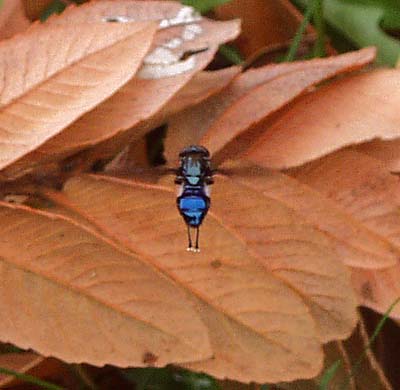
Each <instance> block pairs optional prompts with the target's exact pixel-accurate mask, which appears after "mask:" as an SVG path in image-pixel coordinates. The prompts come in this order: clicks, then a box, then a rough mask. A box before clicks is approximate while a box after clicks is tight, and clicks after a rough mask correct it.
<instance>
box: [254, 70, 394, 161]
mask: <svg viewBox="0 0 400 390" xmlns="http://www.w3.org/2000/svg"><path fill="white" fill-rule="evenodd" d="M399 83H400V71H399V70H397V69H391V70H389V69H386V70H385V69H382V70H376V71H373V72H368V73H364V74H361V75H357V76H354V77H349V78H345V79H342V80H339V81H337V82H335V83H332V84H331V85H328V86H325V87H322V88H321V89H319V90H318V91H316V92H314V93H312V94H309V95H307V96H305V97H303V98H301V99H300V101H298V102H297V103H295V104H294V106H293V107H292V108H291V109H289V110H288V111H287V112H285V113H284V114H283V115H282V116H281V117H280V118H279V120H278V121H276V122H275V123H274V124H273V125H272V126H271V127H269V128H268V129H265V130H267V131H265V132H264V134H263V136H262V137H260V139H258V140H257V143H256V144H255V145H254V146H253V147H252V148H251V150H250V151H249V152H248V156H251V159H252V160H253V161H260V163H261V161H262V163H263V165H265V166H269V167H271V168H289V167H294V166H298V165H301V164H303V163H305V162H308V161H311V160H313V159H316V158H319V157H321V156H323V155H326V154H328V153H330V152H332V151H334V150H337V149H339V148H341V147H343V146H347V145H351V144H354V143H361V142H364V141H369V140H372V139H374V138H381V139H386V140H388V139H394V138H397V137H399V136H400V131H399V126H398V123H399V120H400V116H399V115H400V113H399V110H398V106H399V104H400V88H399ZM372 107H379V110H378V109H371V108H372Z"/></svg>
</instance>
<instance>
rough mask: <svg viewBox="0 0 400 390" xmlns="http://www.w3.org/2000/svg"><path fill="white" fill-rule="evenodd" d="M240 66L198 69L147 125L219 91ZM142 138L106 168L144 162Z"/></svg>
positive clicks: (124, 169)
mask: <svg viewBox="0 0 400 390" xmlns="http://www.w3.org/2000/svg"><path fill="white" fill-rule="evenodd" d="M239 71H240V68H239V67H236V66H232V67H229V68H226V69H221V70H217V71H207V72H199V73H197V74H196V75H195V76H194V77H193V78H192V79H191V80H190V81H189V82H188V83H187V84H186V85H185V86H184V87H183V88H182V89H181V90H180V91H178V92H177V93H176V95H174V96H173V97H172V98H171V99H170V100H169V101H168V102H167V103H166V104H165V105H164V106H163V108H161V110H160V111H158V113H157V114H155V115H154V116H153V118H152V119H151V120H150V122H149V125H150V126H147V127H149V128H150V127H158V126H161V125H162V124H163V123H164V121H165V120H168V118H169V117H170V116H171V115H173V114H174V113H176V112H178V111H181V110H183V109H185V108H186V107H191V106H192V105H194V104H198V103H200V102H201V101H203V100H205V99H207V98H209V97H210V96H212V95H214V94H216V93H218V92H220V90H222V89H224V88H226V86H227V85H228V84H229V83H230V82H231V81H232V79H233V78H234V77H235V76H236V75H237V74H238V73H239ZM145 147H146V145H145V140H144V138H142V139H140V140H138V141H136V142H133V143H131V144H130V145H129V146H128V147H126V148H125V149H124V150H123V151H122V152H121V153H119V154H118V155H117V156H116V157H115V158H114V159H113V160H112V161H111V162H110V163H109V164H107V168H106V171H107V172H109V173H110V172H115V171H118V172H119V173H121V172H129V170H130V169H133V168H134V167H135V166H137V165H140V166H147V165H148V163H149V162H148V157H147V154H146V150H145Z"/></svg>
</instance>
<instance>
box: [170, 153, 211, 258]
mask: <svg viewBox="0 0 400 390" xmlns="http://www.w3.org/2000/svg"><path fill="white" fill-rule="evenodd" d="M179 162H180V166H179V168H178V169H177V170H176V178H175V184H178V185H179V192H178V197H177V199H176V204H177V206H178V210H179V213H180V214H181V215H182V217H183V219H184V221H185V223H186V226H187V234H188V248H187V250H188V251H191V252H200V248H199V232H200V225H201V223H202V222H203V220H204V217H205V216H206V214H207V212H208V209H209V208H210V188H209V186H210V185H211V184H213V183H214V180H213V170H212V169H211V163H210V152H209V151H208V150H207V149H206V148H205V147H203V146H199V145H191V146H188V147H186V148H184V149H183V150H182V151H181V152H180V153H179ZM191 230H195V231H196V239H195V244H194V246H193V242H192V235H191Z"/></svg>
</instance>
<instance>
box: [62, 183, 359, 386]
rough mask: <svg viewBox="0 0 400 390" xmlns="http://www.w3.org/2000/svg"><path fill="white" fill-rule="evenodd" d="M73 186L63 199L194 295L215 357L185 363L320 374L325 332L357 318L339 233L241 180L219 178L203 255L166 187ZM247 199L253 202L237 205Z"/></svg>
mask: <svg viewBox="0 0 400 390" xmlns="http://www.w3.org/2000/svg"><path fill="white" fill-rule="evenodd" d="M169 180H170V179H169ZM65 195H66V197H62V196H58V197H57V199H56V201H57V202H59V203H61V204H62V205H63V206H64V207H66V208H67V209H70V210H72V211H73V212H74V213H79V214H80V215H81V216H83V217H84V218H86V219H87V220H88V221H90V222H91V223H93V224H94V225H95V226H96V228H97V229H99V231H102V233H103V234H105V235H106V236H108V237H112V238H113V239H114V240H117V241H118V242H119V243H121V244H123V245H124V246H125V247H127V248H129V249H130V250H132V251H134V252H135V253H139V254H140V255H141V256H144V257H145V258H146V259H147V260H148V261H151V263H152V264H154V265H155V266H156V267H157V268H158V269H162V270H163V271H164V272H166V273H167V274H168V275H169V276H170V277H172V278H173V279H174V280H175V281H176V282H178V283H179V284H181V285H182V286H184V287H185V288H186V289H187V291H189V292H190V293H191V294H193V296H194V297H196V301H197V307H198V310H199V312H200V313H201V315H202V319H203V321H204V322H205V323H206V324H207V326H208V328H209V332H210V333H209V334H210V338H211V343H212V346H213V351H214V355H215V357H214V358H213V359H211V360H209V361H199V362H197V363H192V364H190V365H186V366H187V367H190V368H192V369H196V370H201V371H206V372H208V373H210V374H212V375H215V376H217V377H229V378H233V379H237V380H240V381H251V380H254V381H258V382H265V381H271V382H275V381H277V380H290V379H289V377H290V378H291V379H294V378H298V377H307V376H308V377H309V376H313V375H315V374H316V372H317V371H318V369H319V367H320V362H321V355H320V352H319V350H318V344H319V341H317V340H320V339H323V340H330V339H335V338H338V337H345V336H346V335H348V334H349V332H350V331H351V330H352V328H353V326H354V324H355V316H354V304H355V302H354V300H353V298H352V290H351V287H350V285H349V281H348V279H347V273H346V270H345V268H344V267H343V265H342V264H341V263H340V262H339V261H338V260H337V257H336V255H335V254H334V253H333V243H332V241H331V240H330V239H329V238H328V237H327V236H325V235H324V234H322V233H321V232H319V231H318V230H316V229H313V228H312V227H311V226H310V225H307V224H305V223H304V222H302V221H301V219H300V218H299V217H298V216H297V215H296V214H295V213H294V212H293V211H291V210H290V209H288V208H287V207H285V206H284V205H282V204H280V203H278V202H276V201H274V200H272V199H267V198H266V197H265V196H264V195H262V194H258V193H256V192H254V191H252V190H248V189H247V188H246V187H244V186H241V185H240V184H239V183H236V182H234V181H232V180H230V179H227V178H220V179H218V184H217V185H216V186H215V188H214V195H213V208H212V211H211V214H210V215H209V216H208V217H207V218H208V219H207V222H206V223H205V225H204V227H203V228H202V232H201V236H202V242H203V245H202V246H203V249H204V250H203V252H202V253H200V254H196V255H193V254H192V253H188V252H186V250H185V239H186V235H185V227H184V224H183V222H182V221H181V217H180V216H179V214H178V213H177V211H176V210H175V208H174V207H171V205H172V204H173V203H174V195H173V194H172V193H171V191H170V190H169V189H168V187H164V186H162V187H161V186H158V185H151V184H145V183H142V182H138V181H135V182H132V181H123V180H118V179H112V178H107V177H101V176H83V177H79V178H74V179H71V180H70V181H68V183H67V184H66V186H65ZM116 198H117V199H119V201H118V202H115V199H116ZM240 199H248V200H249V201H248V207H246V208H241V207H240V208H239V207H237V205H238V204H241V203H240V202H241V201H240ZM228 214H229V216H228ZM161 215H162V218H160V216H161ZM261 233H262V236H260V234H261ZM296 253H299V254H298V255H295V254H296ZM335 286H336V287H335ZM298 294H299V295H298ZM300 297H301V298H300ZM309 311H310V313H311V315H312V317H311V316H310V314H309ZM314 323H315V325H316V326H317V330H316V331H314V330H313V329H314V326H315V325H314ZM329 324H330V325H329ZM306 327H308V329H306ZM287 364H290V367H291V368H292V369H291V370H290V372H288V370H287Z"/></svg>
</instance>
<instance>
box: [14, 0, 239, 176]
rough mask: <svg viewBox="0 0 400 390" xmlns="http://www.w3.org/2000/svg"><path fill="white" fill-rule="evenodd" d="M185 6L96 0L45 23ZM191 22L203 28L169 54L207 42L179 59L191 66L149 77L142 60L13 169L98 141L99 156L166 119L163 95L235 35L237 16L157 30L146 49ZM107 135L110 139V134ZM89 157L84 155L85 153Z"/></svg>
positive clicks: (154, 13) (169, 14) (167, 11)
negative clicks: (136, 73)
mask: <svg viewBox="0 0 400 390" xmlns="http://www.w3.org/2000/svg"><path fill="white" fill-rule="evenodd" d="M185 9H186V10H187V7H186V8H185V7H183V6H181V5H180V4H179V3H176V2H163V1H146V2H141V1H129V2H128V1H101V2H93V3H90V4H85V5H83V6H80V7H69V8H68V9H67V10H66V11H65V12H64V13H63V14H62V16H60V17H57V16H56V17H53V18H50V20H49V23H50V24H51V25H64V24H66V25H71V26H72V27H73V26H74V24H76V23H82V22H85V23H86V22H87V23H94V22H99V21H102V20H104V18H106V17H112V16H119V17H125V18H132V19H134V20H138V21H143V20H147V21H148V20H153V21H157V22H158V23H160V21H161V20H171V19H174V18H176V17H177V15H179V14H180V13H182V10H185ZM127 24H129V23H127ZM193 25H195V26H198V27H199V28H200V29H202V32H201V33H198V34H197V35H196V36H195V37H194V39H187V40H182V41H183V43H182V44H181V45H179V46H177V47H176V48H171V49H170V51H171V54H172V55H173V56H176V57H177V58H180V57H182V56H184V55H185V53H191V52H196V50H201V49H205V48H207V50H206V51H204V52H201V53H197V54H193V55H191V56H190V55H189V57H188V59H187V60H184V61H193V62H194V66H193V68H191V69H188V70H187V71H186V72H181V73H180V74H175V75H172V76H170V77H161V78H160V77H158V76H157V75H156V74H153V78H150V76H149V75H148V74H147V75H144V74H145V72H147V73H149V70H150V71H151V72H154V69H153V68H152V65H151V64H150V65H147V67H146V65H145V66H144V67H142V69H141V70H140V71H139V77H135V78H133V79H132V80H131V81H130V82H128V83H127V84H126V85H125V86H123V87H122V88H121V89H120V90H119V91H117V92H116V93H115V94H114V95H113V96H111V97H110V98H109V99H107V100H106V101H105V102H103V103H102V104H100V105H98V106H97V107H96V108H94V109H93V110H92V111H90V112H88V113H87V114H86V115H84V116H82V117H81V118H80V119H78V120H77V121H76V122H74V123H73V124H71V125H70V126H69V127H68V128H66V129H65V130H64V131H63V132H62V133H60V134H58V135H57V136H56V137H54V138H52V139H50V140H49V141H48V142H47V143H45V144H44V145H43V146H42V147H40V148H39V149H38V150H36V151H35V152H33V153H31V155H29V156H27V158H26V159H25V160H22V161H20V163H19V164H18V166H17V167H15V170H16V171H17V172H18V171H22V172H23V170H24V169H26V167H32V165H40V164H42V163H44V162H49V161H55V160H59V159H61V158H64V157H66V156H68V155H70V154H72V153H75V152H77V151H79V150H81V149H84V148H88V147H90V146H93V145H96V144H99V143H100V145H99V147H98V148H97V151H96V158H99V157H97V156H101V157H103V156H113V155H114V154H115V153H117V152H118V151H119V150H120V149H121V148H122V147H123V146H125V145H126V144H127V143H130V142H134V141H135V140H138V139H140V138H141V137H142V136H143V135H144V134H145V133H146V132H147V131H149V130H150V129H152V128H153V127H156V126H159V125H160V124H161V123H160V122H162V121H163V120H164V119H165V115H166V112H165V110H164V108H166V107H165V105H166V104H167V103H168V101H169V100H170V99H172V98H173V97H174V96H175V95H176V94H177V93H178V92H179V91H180V90H181V89H182V88H183V87H184V86H185V85H186V83H188V82H189V81H190V80H191V79H192V78H193V76H194V75H195V74H197V72H198V71H199V70H201V69H203V68H204V67H206V66H207V64H208V63H209V62H210V61H211V60H212V58H213V57H214V55H215V52H216V51H217V49H218V47H219V45H220V44H221V43H224V42H226V41H228V40H231V39H233V38H235V37H236V36H237V34H238V33H239V23H238V21H230V22H216V21H211V20H209V19H205V18H204V19H202V20H199V21H196V22H193V23H189V22H187V23H180V24H179V25H176V26H171V27H169V28H167V29H161V30H159V31H158V32H157V34H156V37H155V40H154V43H153V46H152V49H151V52H152V53H155V52H156V50H160V47H163V45H166V44H168V43H169V42H171V41H172V40H173V39H177V38H179V39H181V37H182V36H183V35H184V34H185V31H186V33H187V29H188V27H190V26H193ZM163 50H165V47H164V49H163ZM184 61H183V62H184ZM183 62H181V63H183ZM178 64H179V63H178ZM174 66H175V65H174ZM159 67H160V66H159ZM161 68H163V69H164V68H165V69H168V66H165V64H164V65H162V66H161ZM172 68H173V67H172ZM152 69H153V70H152ZM165 69H164V70H163V72H165ZM169 107H171V106H169ZM127 130H129V131H127ZM110 138H112V139H111V140H110ZM89 158H90V157H87V159H89ZM14 175H16V173H14Z"/></svg>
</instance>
